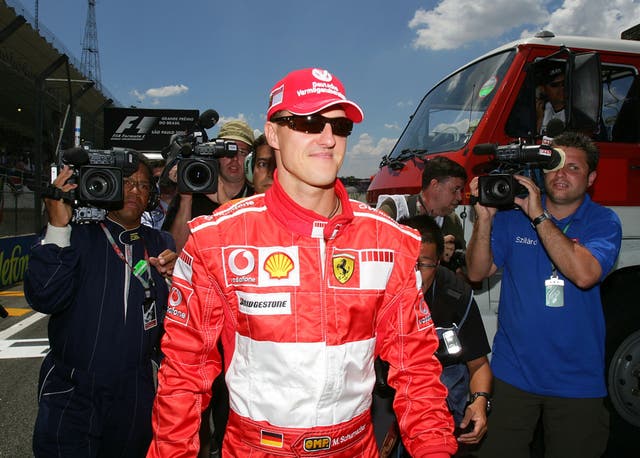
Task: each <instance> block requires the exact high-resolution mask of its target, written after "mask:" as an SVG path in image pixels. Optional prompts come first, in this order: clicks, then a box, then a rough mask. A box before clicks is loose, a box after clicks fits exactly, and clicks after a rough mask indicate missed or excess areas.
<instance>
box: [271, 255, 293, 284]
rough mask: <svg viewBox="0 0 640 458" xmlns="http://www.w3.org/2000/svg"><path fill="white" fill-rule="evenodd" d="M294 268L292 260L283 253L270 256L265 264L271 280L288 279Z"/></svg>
mask: <svg viewBox="0 0 640 458" xmlns="http://www.w3.org/2000/svg"><path fill="white" fill-rule="evenodd" d="M293 267H294V265H293V261H292V260H291V258H290V257H289V256H288V255H287V254H286V253H282V252H277V253H273V254H271V255H269V257H268V258H267V259H266V260H265V262H264V270H266V271H267V272H268V273H269V276H270V277H271V278H287V277H288V276H289V273H290V272H291V271H292V270H293Z"/></svg>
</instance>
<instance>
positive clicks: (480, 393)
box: [469, 391, 491, 414]
mask: <svg viewBox="0 0 640 458" xmlns="http://www.w3.org/2000/svg"><path fill="white" fill-rule="evenodd" d="M480 396H482V397H483V398H485V399H486V400H487V414H489V412H491V395H490V394H489V393H486V392H484V391H476V392H475V393H471V398H469V404H473V403H474V402H475V401H476V399H478V398H479V397H480Z"/></svg>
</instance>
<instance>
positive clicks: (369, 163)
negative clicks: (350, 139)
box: [340, 133, 398, 178]
mask: <svg viewBox="0 0 640 458" xmlns="http://www.w3.org/2000/svg"><path fill="white" fill-rule="evenodd" d="M397 140H398V139H397V138H386V137H383V138H381V139H380V140H378V141H377V143H376V141H375V139H374V138H373V137H372V136H371V135H370V134H368V133H363V134H360V137H358V141H357V143H355V144H352V145H350V146H348V148H347V154H346V155H345V160H344V163H343V164H342V168H341V169H340V176H345V177H346V176H354V177H356V178H369V177H370V176H372V175H374V174H375V173H376V172H377V171H378V166H379V165H380V160H381V159H382V156H384V155H385V154H389V153H390V152H391V149H392V148H393V145H395V144H396V141H397Z"/></svg>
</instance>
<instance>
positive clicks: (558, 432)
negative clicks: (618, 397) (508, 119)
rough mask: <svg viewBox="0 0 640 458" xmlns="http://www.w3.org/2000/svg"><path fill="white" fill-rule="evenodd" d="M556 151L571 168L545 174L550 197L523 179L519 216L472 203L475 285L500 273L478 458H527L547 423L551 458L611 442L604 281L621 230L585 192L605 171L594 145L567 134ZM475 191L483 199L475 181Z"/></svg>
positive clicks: (581, 457) (594, 450) (576, 455)
mask: <svg viewBox="0 0 640 458" xmlns="http://www.w3.org/2000/svg"><path fill="white" fill-rule="evenodd" d="M552 145H553V147H554V148H560V149H562V150H563V151H564V153H565V162H564V165H563V166H561V167H559V168H558V169H557V170H552V171H548V172H545V176H544V188H545V192H546V194H545V195H542V191H541V190H540V189H539V188H538V186H536V184H535V183H534V182H533V181H532V180H531V179H530V178H527V177H524V176H520V175H516V176H515V179H516V180H517V181H518V182H519V183H520V184H521V185H523V186H524V187H525V188H526V189H527V191H528V195H526V196H525V197H516V198H515V204H516V205H517V206H518V207H519V209H514V210H506V211H496V208H492V207H488V206H484V205H481V204H480V203H476V204H475V206H474V209H475V212H476V216H477V217H476V220H475V222H474V227H473V234H472V237H471V239H470V241H469V244H468V246H467V269H468V275H469V278H470V279H472V280H474V281H480V280H482V279H484V278H487V277H489V276H491V275H493V274H494V273H495V272H496V271H497V270H498V269H499V268H501V269H502V284H501V288H500V289H501V291H500V304H499V309H498V330H497V333H496V336H495V339H494V344H493V356H492V360H491V368H492V370H493V373H494V376H495V380H494V393H493V413H492V415H491V417H490V418H489V433H488V434H487V437H486V440H485V441H484V443H483V444H482V446H481V448H480V453H479V456H480V457H503V456H504V457H510V458H520V457H522V458H525V457H527V458H528V457H529V444H530V442H531V440H532V437H533V433H534V430H535V428H536V425H537V423H538V421H539V419H541V421H542V424H543V427H544V444H545V450H546V453H547V456H561V457H564V458H589V457H593V458H596V457H600V456H601V454H602V453H603V451H604V449H605V447H606V444H607V437H608V413H607V411H606V409H605V406H604V403H603V398H604V397H605V396H606V395H607V389H606V385H605V377H604V369H605V368H604V340H605V323H604V315H603V311H602V303H601V301H600V283H601V282H602V280H603V279H604V277H605V276H606V275H607V273H608V272H609V271H610V270H611V269H612V267H613V265H614V263H615V262H616V259H617V257H618V252H619V250H620V243H621V233H622V228H621V225H620V220H619V218H618V217H617V215H616V214H615V213H614V212H613V211H612V210H610V209H608V208H605V207H602V206H601V205H598V204H596V203H594V202H593V201H592V200H591V198H590V197H589V194H588V193H587V190H588V188H589V187H590V186H591V185H592V184H593V182H594V181H595V179H596V175H597V172H596V167H597V164H598V150H597V147H596V146H595V144H594V143H593V142H592V141H591V139H589V138H588V137H586V136H585V135H583V134H580V133H573V132H565V133H563V134H561V135H558V136H556V137H555V138H554V140H553V143H552ZM471 194H472V195H474V196H478V180H477V178H476V179H474V180H472V182H471Z"/></svg>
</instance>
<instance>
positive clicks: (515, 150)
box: [473, 121, 564, 171]
mask: <svg viewBox="0 0 640 458" xmlns="http://www.w3.org/2000/svg"><path fill="white" fill-rule="evenodd" d="M561 122H562V121H561ZM563 124H564V123H563ZM473 154H477V155H481V156H487V155H495V158H496V160H497V161H500V162H508V163H517V164H528V165H533V166H540V167H542V168H543V169H545V171H551V170H557V168H560V167H562V166H563V165H564V153H560V152H559V151H558V149H557V148H552V147H551V146H549V145H522V144H519V143H517V144H513V145H505V146H498V145H496V144H495V143H481V144H478V145H476V146H474V148H473Z"/></svg>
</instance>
